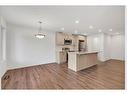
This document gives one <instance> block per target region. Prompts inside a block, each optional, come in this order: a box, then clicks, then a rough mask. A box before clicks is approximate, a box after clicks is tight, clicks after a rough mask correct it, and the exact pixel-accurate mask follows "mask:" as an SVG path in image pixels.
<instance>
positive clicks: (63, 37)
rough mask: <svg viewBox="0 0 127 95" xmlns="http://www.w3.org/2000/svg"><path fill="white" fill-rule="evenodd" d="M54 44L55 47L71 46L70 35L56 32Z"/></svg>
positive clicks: (71, 39)
mask: <svg viewBox="0 0 127 95" xmlns="http://www.w3.org/2000/svg"><path fill="white" fill-rule="evenodd" d="M56 44H57V45H73V36H72V34H68V33H63V32H57V33H56Z"/></svg>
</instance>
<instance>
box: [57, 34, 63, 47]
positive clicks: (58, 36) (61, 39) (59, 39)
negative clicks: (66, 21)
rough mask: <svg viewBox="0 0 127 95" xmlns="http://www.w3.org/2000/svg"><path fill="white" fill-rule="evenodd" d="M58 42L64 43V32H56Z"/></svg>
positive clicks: (59, 43)
mask: <svg viewBox="0 0 127 95" xmlns="http://www.w3.org/2000/svg"><path fill="white" fill-rule="evenodd" d="M56 44H57V45H64V35H63V33H56Z"/></svg>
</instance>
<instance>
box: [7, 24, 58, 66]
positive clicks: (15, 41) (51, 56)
mask: <svg viewBox="0 0 127 95" xmlns="http://www.w3.org/2000/svg"><path fill="white" fill-rule="evenodd" d="M7 30H8V31H7V63H8V69H14V68H21V67H26V66H32V65H39V64H46V63H53V62H55V61H56V60H55V33H53V32H46V37H45V38H44V39H41V40H40V39H37V38H35V36H34V35H35V33H37V30H36V29H28V28H25V27H19V26H15V25H8V28H7Z"/></svg>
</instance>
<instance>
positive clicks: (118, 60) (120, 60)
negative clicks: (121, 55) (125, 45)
mask: <svg viewBox="0 0 127 95" xmlns="http://www.w3.org/2000/svg"><path fill="white" fill-rule="evenodd" d="M110 60H116V61H123V62H124V61H125V60H122V59H110Z"/></svg>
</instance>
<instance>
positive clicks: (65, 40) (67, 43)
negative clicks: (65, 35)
mask: <svg viewBox="0 0 127 95" xmlns="http://www.w3.org/2000/svg"><path fill="white" fill-rule="evenodd" d="M64 44H65V45H71V44H72V40H71V39H64Z"/></svg>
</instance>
